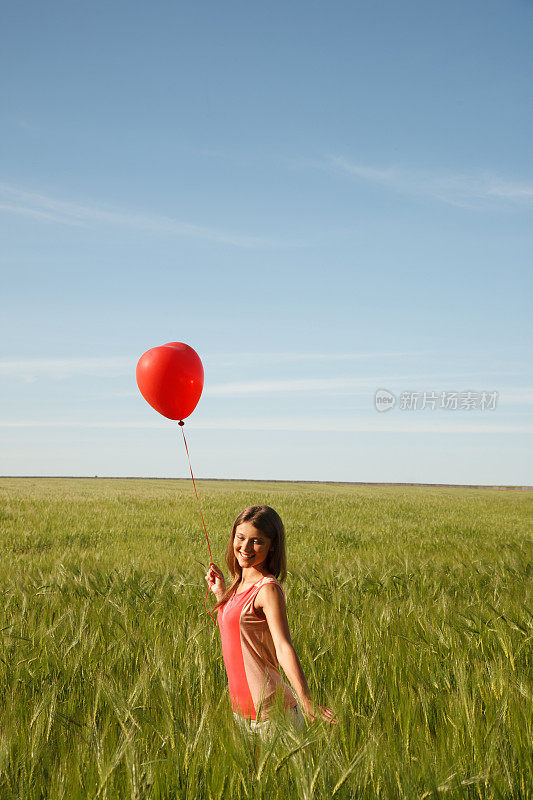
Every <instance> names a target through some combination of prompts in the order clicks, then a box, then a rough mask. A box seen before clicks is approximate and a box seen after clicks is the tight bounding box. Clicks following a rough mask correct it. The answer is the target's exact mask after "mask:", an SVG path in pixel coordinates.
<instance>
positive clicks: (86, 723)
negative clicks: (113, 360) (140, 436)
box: [0, 478, 533, 800]
mask: <svg viewBox="0 0 533 800" xmlns="http://www.w3.org/2000/svg"><path fill="white" fill-rule="evenodd" d="M198 490H199V494H200V499H201V502H202V507H203V510H204V514H205V518H206V522H207V526H208V530H209V533H210V538H211V543H212V547H213V555H214V560H215V562H216V563H217V564H218V565H219V566H221V567H223V569H224V571H226V567H225V564H224V551H225V547H226V544H227V540H228V535H229V531H230V527H231V524H232V522H233V519H234V518H235V516H236V515H237V513H238V512H239V511H241V510H242V509H243V508H244V507H245V506H247V505H251V504H254V503H264V504H268V505H271V506H273V507H274V508H275V509H276V510H277V511H278V512H279V513H280V515H281V517H282V519H283V520H284V522H285V526H286V530H287V547H288V566H289V574H288V577H287V581H286V583H285V591H286V596H287V608H288V616H289V624H290V627H291V632H292V638H293V642H294V645H295V648H296V652H297V653H298V655H299V657H300V660H301V662H302V666H303V669H304V672H305V674H306V676H307V679H308V682H309V685H310V689H311V692H312V695H313V697H314V699H315V700H316V701H317V702H319V703H321V704H325V705H328V706H330V707H331V708H333V709H334V711H335V713H336V715H337V718H338V725H337V726H329V725H328V724H327V723H325V722H324V721H322V720H320V721H317V722H315V723H307V725H306V727H305V730H304V731H302V732H301V733H300V732H298V731H293V730H291V729H290V728H289V729H288V728H287V727H284V726H283V725H282V724H281V723H280V724H279V725H278V726H277V728H276V735H275V737H274V738H273V739H272V740H271V741H268V742H262V741H261V740H258V741H256V740H255V739H254V737H252V736H247V735H246V734H245V733H242V732H240V730H236V728H235V724H234V721H233V717H232V715H231V710H230V705H229V699H228V693H227V686H226V676H225V672H224V664H223V661H222V653H221V648H220V640H219V635H218V629H217V628H215V626H214V624H213V622H212V621H211V619H210V618H209V616H208V615H207V614H206V612H205V607H204V596H205V591H206V583H205V580H204V575H205V572H206V570H207V563H208V560H209V558H208V550H207V545H206V541H205V536H204V533H203V529H202V525H201V520H200V516H199V513H198V508H197V506H196V500H195V497H194V493H193V489H192V486H191V484H190V482H188V481H172V480H104V479H92V480H91V479H79V480H76V479H30V478H27V479H22V478H20V479H15V478H13V479H8V478H3V479H1V480H0V524H1V530H2V532H1V534H0V546H1V550H2V557H1V562H0V585H1V590H2V603H1V606H0V611H1V619H0V630H1V653H0V687H1V697H2V701H1V704H0V799H1V800H7V799H8V798H9V799H11V798H13V800H14V799H15V798H17V800H41V798H53V799H54V800H58V799H59V798H65V800H76V798H102V800H104V799H105V798H107V800H112V799H114V798H132V799H133V798H143V799H144V798H147V800H148V799H150V800H151V799H152V798H153V799H154V800H156V799H159V798H169V799H170V798H194V799H195V800H203V798H205V800H232V799H233V798H250V799H251V798H253V799H254V800H256V799H257V798H278V797H279V798H304V799H305V800H311V798H317V799H318V798H328V800H329V798H337V799H338V800H342V799H344V800H347V798H354V800H355V798H357V800H366V799H367V798H368V800H375V799H376V798H406V799H408V800H424V798H445V799H446V800H452V798H494V799H495V800H496V798H531V797H533V789H532V787H533V769H532V763H533V762H532V741H533V730H532V720H533V704H532V669H531V666H532V664H531V661H532V659H531V653H532V648H531V642H532V628H533V624H532V597H531V585H532V582H531V576H532V571H533V567H532V543H531V538H530V532H531V529H532V525H531V517H532V510H533V493H531V492H526V491H514V490H512V491H496V490H489V489H452V488H424V487H371V486H369V487H365V486H346V485H319V484H317V485H314V484H296V483H295V484H288V483H259V482H257V483H255V482H245V483H237V482H224V481H199V482H198ZM209 603H210V605H211V606H212V605H213V604H214V598H210V600H209Z"/></svg>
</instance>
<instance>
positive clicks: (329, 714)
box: [302, 700, 337, 725]
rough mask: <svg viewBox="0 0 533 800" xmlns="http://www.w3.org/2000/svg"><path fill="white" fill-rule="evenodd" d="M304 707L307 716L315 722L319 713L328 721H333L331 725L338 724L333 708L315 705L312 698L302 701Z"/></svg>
mask: <svg viewBox="0 0 533 800" xmlns="http://www.w3.org/2000/svg"><path fill="white" fill-rule="evenodd" d="M302 708H303V710H304V713H305V715H306V717H307V718H308V719H309V720H311V722H314V721H315V719H316V718H317V716H318V715H320V716H321V717H322V719H325V720H326V722H329V723H331V725H336V724H337V719H336V717H335V714H334V713H333V711H332V710H331V708H327V707H326V706H315V705H314V704H313V702H312V701H311V700H309V701H308V702H306V703H302Z"/></svg>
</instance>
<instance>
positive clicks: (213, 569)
mask: <svg viewBox="0 0 533 800" xmlns="http://www.w3.org/2000/svg"><path fill="white" fill-rule="evenodd" d="M205 579H206V581H207V584H208V586H209V588H210V589H211V591H212V592H213V594H214V595H215V597H216V599H217V602H218V601H219V600H220V599H221V598H222V596H223V595H224V592H225V591H226V581H225V580H224V574H223V572H222V570H220V569H219V568H218V567H217V565H216V564H209V570H208V572H207V575H206V576H205Z"/></svg>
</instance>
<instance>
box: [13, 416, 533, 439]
mask: <svg viewBox="0 0 533 800" xmlns="http://www.w3.org/2000/svg"><path fill="white" fill-rule="evenodd" d="M466 413H468V412H459V411H457V412H456V416H455V418H454V419H451V418H449V419H443V418H440V419H428V418H427V417H426V418H425V419H424V418H423V417H418V418H416V417H415V416H414V413H409V412H405V416H404V417H402V418H400V417H398V416H396V417H393V416H391V417H385V416H384V415H383V414H378V413H377V412H376V414H375V416H373V417H366V418H365V419H355V420H334V421H333V420H328V419H324V420H322V419H321V420H319V421H317V419H316V418H315V417H312V418H311V417H310V418H307V419H306V418H300V417H298V418H278V419H241V418H229V417H223V418H221V419H210V420H208V419H203V420H202V419H200V420H193V421H192V422H190V423H189V424H188V428H189V429H191V430H226V431H228V430H229V431H286V432H295V433H405V434H416V433H437V434H439V433H446V434H448V433H457V434H466V433H474V434H500V433H503V434H511V433H533V424H517V423H508V424H506V423H505V422H501V421H498V420H497V418H495V417H492V418H490V419H487V420H479V417H478V418H477V419H475V420H473V419H472V418H469V419H461V418H458V415H459V414H466ZM486 413H487V414H488V413H492V414H494V413H495V412H486ZM175 425H176V423H175V422H171V421H169V420H166V421H165V420H163V419H160V420H158V419H155V420H151V421H148V420H131V421H125V420H102V421H99V420H87V419H83V420H81V419H80V420H77V419H76V420H75V419H71V420H64V419H62V420H35V419H34V420H0V428H19V429H21V428H66V429H67V428H68V429H70V428H80V429H85V428H90V429H93V428H100V429H116V430H121V429H127V430H130V429H136V430H144V429H159V430H160V431H161V432H163V431H168V428H169V427H174V426H175Z"/></svg>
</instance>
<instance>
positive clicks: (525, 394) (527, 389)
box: [500, 386, 533, 405]
mask: <svg viewBox="0 0 533 800" xmlns="http://www.w3.org/2000/svg"><path fill="white" fill-rule="evenodd" d="M500 400H501V401H502V402H504V403H512V404H516V405H530V404H531V403H533V386H521V387H520V386H519V387H514V388H512V389H502V391H501V392H500Z"/></svg>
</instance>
